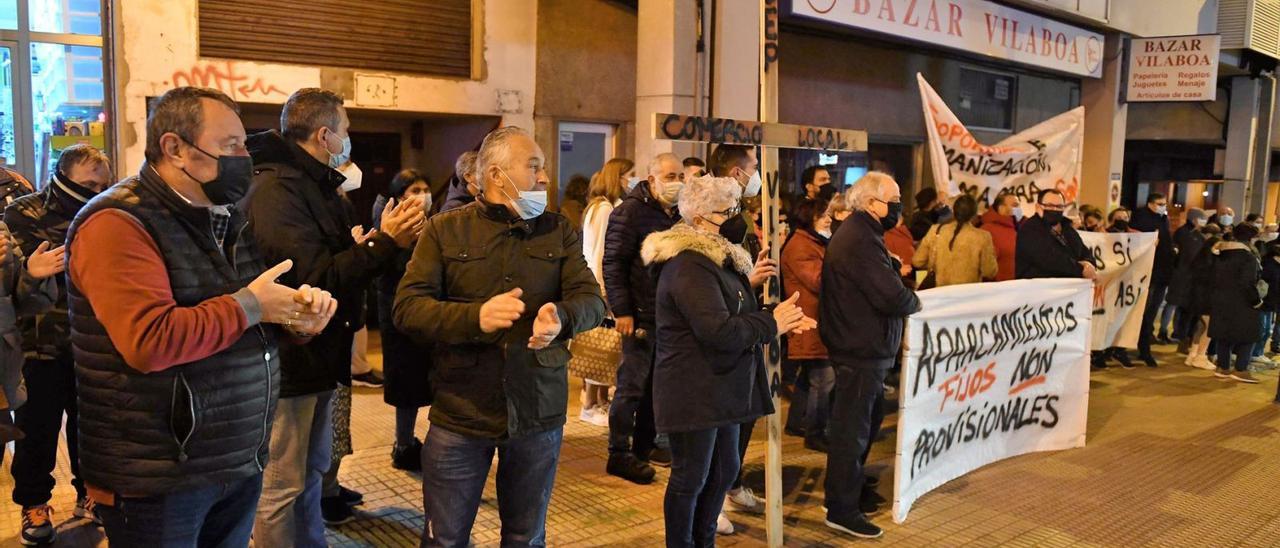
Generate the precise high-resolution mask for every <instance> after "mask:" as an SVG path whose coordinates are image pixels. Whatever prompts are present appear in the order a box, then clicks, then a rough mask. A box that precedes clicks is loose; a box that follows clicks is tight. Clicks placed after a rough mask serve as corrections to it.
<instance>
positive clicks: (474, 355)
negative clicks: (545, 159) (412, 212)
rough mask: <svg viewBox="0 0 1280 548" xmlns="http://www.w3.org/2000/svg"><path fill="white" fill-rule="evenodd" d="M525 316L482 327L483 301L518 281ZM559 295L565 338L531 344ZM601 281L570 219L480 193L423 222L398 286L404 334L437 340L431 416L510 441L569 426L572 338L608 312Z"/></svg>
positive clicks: (452, 427) (435, 421)
mask: <svg viewBox="0 0 1280 548" xmlns="http://www.w3.org/2000/svg"><path fill="white" fill-rule="evenodd" d="M516 288H520V289H521V290H523V292H524V294H523V296H522V297H521V300H522V301H524V304H525V310H524V314H523V315H522V316H521V317H520V319H519V320H517V321H516V322H515V325H514V326H512V327H511V328H509V329H505V330H499V331H496V332H493V333H484V332H483V331H481V329H480V307H482V306H483V305H484V303H485V302H487V301H488V300H489V299H491V298H493V297H494V296H497V295H499V294H502V293H507V292H509V291H511V290H513V289H516ZM550 303H554V304H555V306H556V311H557V312H558V313H559V316H560V324H561V330H560V336H559V337H558V338H557V339H556V340H555V341H554V342H553V343H552V344H551V346H549V347H547V348H545V349H542V350H537V351H535V350H530V349H529V348H528V344H529V337H530V336H531V335H532V333H533V322H534V318H535V317H536V316H537V315H538V311H539V310H540V309H541V308H542V306H543V305H546V304H550ZM604 308H605V307H604V299H602V298H601V297H600V286H599V285H598V284H597V283H596V279H595V277H594V276H592V275H591V270H590V269H588V268H587V261H586V259H585V258H583V256H582V239H581V237H580V236H579V235H578V230H577V229H576V228H574V227H573V226H572V225H570V224H569V220H568V219H565V218H564V217H562V216H560V215H559V214H556V213H544V214H542V215H540V216H538V217H536V218H534V219H532V220H529V221H525V220H522V219H520V218H519V217H516V216H514V215H512V214H511V212H510V211H509V210H508V209H507V208H506V206H504V205H497V204H490V203H487V202H485V201H484V200H483V199H479V200H476V202H475V203H472V204H471V205H468V206H466V207H463V208H461V209H455V210H452V211H447V212H445V213H440V214H438V215H435V216H433V217H431V219H429V220H428V221H427V227H426V230H424V231H423V233H422V236H420V237H419V238H418V243H417V246H416V247H414V251H413V258H412V259H411V260H410V261H409V265H408V270H407V272H405V275H404V279H403V280H402V281H401V282H400V287H399V289H398V290H397V292H396V301H395V307H394V309H393V315H394V318H393V319H394V320H395V325H396V328H397V329H399V330H400V331H401V332H403V333H405V334H407V335H409V336H411V337H414V338H416V339H418V340H421V341H423V342H426V343H430V344H432V345H433V347H432V348H433V354H432V356H433V360H432V371H431V385H432V391H433V394H432V396H433V398H432V399H433V400H434V401H433V404H432V406H431V416H430V419H431V424H432V425H433V427H436V426H439V427H443V428H445V429H447V430H449V431H451V432H455V433H458V434H462V435H465V436H471V437H478V438H487V439H495V440H497V439H506V438H507V437H519V436H524V435H528V434H534V433H538V432H545V431H547V430H551V429H553V428H560V427H561V426H564V422H565V411H566V409H567V408H568V397H569V377H568V372H567V369H566V367H565V366H566V365H567V364H568V363H569V357H570V354H569V350H568V349H567V348H566V344H565V343H567V342H568V340H569V339H570V338H572V337H573V336H574V335H575V334H577V333H581V332H583V331H586V330H588V329H594V328H595V327H598V326H599V325H600V323H601V322H602V321H603V320H604Z"/></svg>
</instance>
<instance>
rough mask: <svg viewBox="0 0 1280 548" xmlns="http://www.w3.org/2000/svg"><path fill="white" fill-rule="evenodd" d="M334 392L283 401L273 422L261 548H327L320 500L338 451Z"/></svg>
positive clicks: (258, 535) (257, 525)
mask: <svg viewBox="0 0 1280 548" xmlns="http://www.w3.org/2000/svg"><path fill="white" fill-rule="evenodd" d="M333 395H334V391H333V390H329V391H326V392H321V393H319V394H309V395H306V396H298V397H294V398H280V401H279V403H277V404H276V416H275V419H274V420H273V421H272V423H271V460H269V461H268V462H267V469H266V471H264V472H263V486H262V500H261V502H260V504H259V505H258V516H257V518H256V519H255V522H254V527H253V538H254V543H255V545H256V546H308V547H310V546H325V545H326V544H325V539H324V521H323V519H322V517H321V515H320V497H321V495H322V492H323V478H324V474H325V473H326V472H328V470H329V465H330V461H329V455H330V452H331V450H332V448H333Z"/></svg>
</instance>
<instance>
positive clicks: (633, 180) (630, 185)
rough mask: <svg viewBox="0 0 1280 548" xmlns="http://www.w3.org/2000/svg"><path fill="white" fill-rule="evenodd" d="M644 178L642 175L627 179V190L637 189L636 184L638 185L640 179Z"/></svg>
mask: <svg viewBox="0 0 1280 548" xmlns="http://www.w3.org/2000/svg"><path fill="white" fill-rule="evenodd" d="M643 180H644V179H643V178H641V177H632V178H630V179H627V192H628V193H630V192H631V191H632V190H635V189H636V186H638V185H639V184H640V181H643Z"/></svg>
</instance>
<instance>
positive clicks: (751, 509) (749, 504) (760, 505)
mask: <svg viewBox="0 0 1280 548" xmlns="http://www.w3.org/2000/svg"><path fill="white" fill-rule="evenodd" d="M724 504H725V508H726V509H728V510H732V511H734V512H743V513H747V514H763V513H764V499H762V498H760V497H757V496H756V494H755V492H754V491H752V490H751V488H749V487H742V488H739V489H733V490H731V491H729V494H727V495H725V496H724Z"/></svg>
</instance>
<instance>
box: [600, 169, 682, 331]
mask: <svg viewBox="0 0 1280 548" xmlns="http://www.w3.org/2000/svg"><path fill="white" fill-rule="evenodd" d="M679 220H680V214H679V213H676V212H675V210H674V208H672V209H671V210H667V209H665V208H663V207H662V204H661V203H660V202H658V200H657V199H656V198H654V197H653V195H652V193H650V192H649V182H648V181H643V182H641V183H640V184H638V185H636V187H635V188H634V189H632V190H631V193H630V194H628V195H627V197H626V199H624V200H622V203H621V204H618V207H616V208H614V210H613V213H611V214H609V228H608V229H607V230H606V231H605V236H604V261H603V266H604V288H605V298H607V299H609V311H610V312H612V313H613V315H614V316H615V317H621V316H632V317H634V318H635V321H636V326H637V327H644V328H646V329H652V328H653V327H654V297H655V292H656V291H657V288H658V280H657V279H656V278H654V277H652V275H651V274H650V272H649V269H648V268H647V267H645V264H644V261H642V260H641V258H640V246H641V244H642V243H644V240H645V238H648V237H649V235H650V234H653V233H655V232H661V231H664V230H667V229H669V228H671V227H672V226H675V224H676V222H677V221H679Z"/></svg>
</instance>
